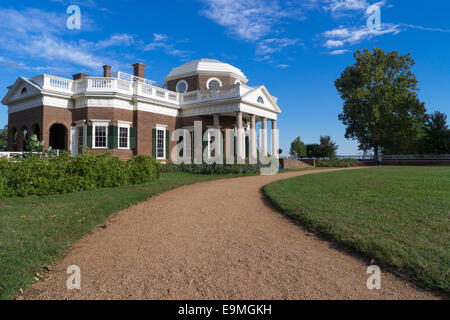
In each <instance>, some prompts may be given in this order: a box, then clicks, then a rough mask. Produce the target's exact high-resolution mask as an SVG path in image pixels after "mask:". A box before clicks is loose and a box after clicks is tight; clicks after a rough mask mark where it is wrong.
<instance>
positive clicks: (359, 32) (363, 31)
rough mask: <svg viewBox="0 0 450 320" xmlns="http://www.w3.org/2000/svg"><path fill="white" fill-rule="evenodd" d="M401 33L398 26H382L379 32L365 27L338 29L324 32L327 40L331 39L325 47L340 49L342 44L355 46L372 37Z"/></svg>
mask: <svg viewBox="0 0 450 320" xmlns="http://www.w3.org/2000/svg"><path fill="white" fill-rule="evenodd" d="M399 32H401V29H400V26H399V25H393V24H387V23H385V24H382V25H381V28H380V29H379V30H377V29H369V28H368V27H366V26H362V27H359V28H356V27H353V28H345V27H339V28H337V29H333V30H329V31H325V32H324V36H325V37H327V38H333V39H329V40H327V42H326V43H325V46H326V47H327V48H335V47H342V46H343V45H344V44H356V43H359V42H361V41H363V40H368V39H371V38H373V37H377V36H381V35H385V34H389V33H391V34H398V33H399Z"/></svg>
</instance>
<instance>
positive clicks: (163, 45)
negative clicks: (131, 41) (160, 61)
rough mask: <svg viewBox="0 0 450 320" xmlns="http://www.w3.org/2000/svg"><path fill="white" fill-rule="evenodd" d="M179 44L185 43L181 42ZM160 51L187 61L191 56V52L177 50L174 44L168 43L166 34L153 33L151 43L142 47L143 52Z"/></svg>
mask: <svg viewBox="0 0 450 320" xmlns="http://www.w3.org/2000/svg"><path fill="white" fill-rule="evenodd" d="M181 42H186V40H183V41H181ZM155 50H162V51H164V52H165V53H166V54H169V55H171V56H175V57H179V58H183V59H187V58H189V57H190V55H192V54H193V52H192V51H187V50H180V49H177V48H176V46H175V44H174V43H171V42H169V36H168V35H167V34H161V33H154V34H153V41H152V42H150V43H148V44H146V45H145V46H144V51H155Z"/></svg>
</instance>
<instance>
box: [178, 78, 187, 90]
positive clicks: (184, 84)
mask: <svg viewBox="0 0 450 320" xmlns="http://www.w3.org/2000/svg"><path fill="white" fill-rule="evenodd" d="M187 89H188V83H187V81H186V80H180V81H178V83H177V87H176V91H177V92H178V93H185V92H186V91H187Z"/></svg>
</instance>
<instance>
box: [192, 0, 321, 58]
mask: <svg viewBox="0 0 450 320" xmlns="http://www.w3.org/2000/svg"><path fill="white" fill-rule="evenodd" d="M201 2H203V3H204V5H205V7H204V8H203V10H201V12H200V14H201V15H203V16H205V17H207V18H208V19H210V20H212V21H214V22H215V23H216V24H218V25H220V26H223V27H225V28H226V30H227V32H228V33H229V34H230V35H231V36H233V37H236V38H238V39H241V40H244V41H248V42H253V43H255V46H256V51H255V53H256V55H257V56H258V57H257V59H258V60H260V61H261V60H266V61H271V60H272V59H271V58H270V57H269V55H271V54H273V53H275V52H279V51H281V50H282V49H283V48H286V47H289V46H293V45H295V44H297V43H299V39H296V38H288V37H286V36H282V35H281V34H282V32H281V31H280V28H279V26H280V25H282V24H285V23H287V22H288V21H289V20H302V19H304V18H305V17H306V12H307V11H308V10H311V9H312V8H313V7H315V6H316V5H317V0H297V1H285V2H282V1H281V2H280V1H276V0H240V1H229V0H201Z"/></svg>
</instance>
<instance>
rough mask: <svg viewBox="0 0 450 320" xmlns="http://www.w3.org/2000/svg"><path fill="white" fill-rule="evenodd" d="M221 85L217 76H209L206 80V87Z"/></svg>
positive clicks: (218, 86) (212, 87) (216, 87)
mask: <svg viewBox="0 0 450 320" xmlns="http://www.w3.org/2000/svg"><path fill="white" fill-rule="evenodd" d="M221 86H222V82H221V81H220V80H219V79H217V78H209V79H208V81H207V82H206V87H207V88H208V89H219V88H220V87H221Z"/></svg>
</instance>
